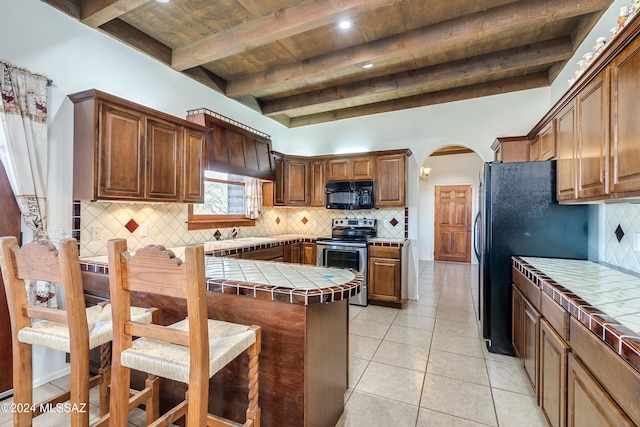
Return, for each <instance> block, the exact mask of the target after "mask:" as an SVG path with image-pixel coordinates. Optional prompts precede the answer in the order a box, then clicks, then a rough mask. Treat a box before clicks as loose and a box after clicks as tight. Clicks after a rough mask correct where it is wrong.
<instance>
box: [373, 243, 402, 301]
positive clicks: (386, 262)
mask: <svg viewBox="0 0 640 427" xmlns="http://www.w3.org/2000/svg"><path fill="white" fill-rule="evenodd" d="M400 257H401V252H400V248H391V247H381V246H371V247H369V272H368V297H369V300H370V301H371V303H372V304H376V303H377V304H381V305H389V306H392V307H401V306H402V295H401V285H402V282H401V280H402V278H401V273H402V270H401V268H402V266H401V258H400Z"/></svg>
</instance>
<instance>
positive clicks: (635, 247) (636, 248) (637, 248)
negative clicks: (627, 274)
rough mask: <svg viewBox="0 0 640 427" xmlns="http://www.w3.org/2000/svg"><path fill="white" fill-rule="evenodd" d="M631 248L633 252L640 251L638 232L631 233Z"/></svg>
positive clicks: (639, 234)
mask: <svg viewBox="0 0 640 427" xmlns="http://www.w3.org/2000/svg"><path fill="white" fill-rule="evenodd" d="M631 249H633V250H634V252H640V233H633V242H632V243H631Z"/></svg>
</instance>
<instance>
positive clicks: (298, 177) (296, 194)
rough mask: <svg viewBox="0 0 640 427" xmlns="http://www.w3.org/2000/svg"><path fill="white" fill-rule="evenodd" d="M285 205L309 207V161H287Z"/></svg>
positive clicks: (285, 165)
mask: <svg viewBox="0 0 640 427" xmlns="http://www.w3.org/2000/svg"><path fill="white" fill-rule="evenodd" d="M284 167H285V172H284V204H285V205H286V206H309V195H310V191H309V161H308V160H299V159H285V161H284Z"/></svg>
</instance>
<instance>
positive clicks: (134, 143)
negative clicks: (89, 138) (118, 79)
mask: <svg viewBox="0 0 640 427" xmlns="http://www.w3.org/2000/svg"><path fill="white" fill-rule="evenodd" d="M99 109H100V118H99V120H100V121H99V124H98V132H99V135H100V136H99V140H98V145H99V147H98V171H97V191H96V196H97V198H99V199H100V198H103V199H142V198H143V197H144V196H145V191H144V189H145V175H146V174H145V162H144V159H145V146H144V131H145V128H144V127H145V125H144V123H145V120H144V115H143V114H142V113H137V112H135V111H131V110H128V109H124V108H120V107H116V106H114V105H111V104H108V103H104V102H101V103H100V105H99ZM87 161H90V159H87Z"/></svg>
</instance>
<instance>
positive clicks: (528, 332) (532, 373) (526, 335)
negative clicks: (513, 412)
mask: <svg viewBox="0 0 640 427" xmlns="http://www.w3.org/2000/svg"><path fill="white" fill-rule="evenodd" d="M523 309H524V310H523V314H524V316H523V317H522V330H523V335H522V337H523V340H524V342H523V346H522V348H523V349H524V354H523V356H522V361H523V366H524V371H525V373H526V374H527V379H528V380H529V384H531V388H532V389H533V391H534V393H537V392H538V337H539V336H540V334H539V330H538V326H539V324H540V313H539V312H538V310H536V309H535V308H534V307H533V306H532V305H531V304H530V303H529V302H528V301H527V300H526V299H525V300H524V307H523Z"/></svg>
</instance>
